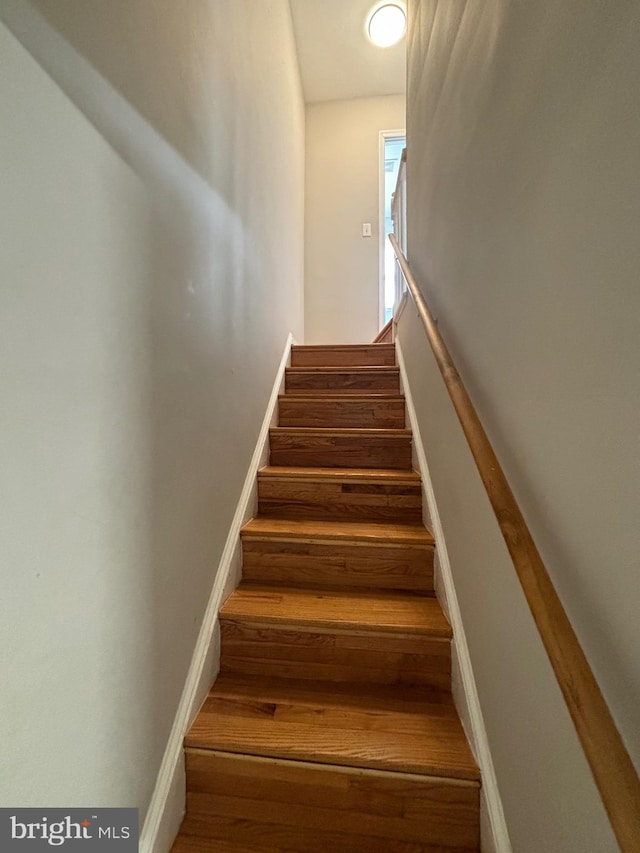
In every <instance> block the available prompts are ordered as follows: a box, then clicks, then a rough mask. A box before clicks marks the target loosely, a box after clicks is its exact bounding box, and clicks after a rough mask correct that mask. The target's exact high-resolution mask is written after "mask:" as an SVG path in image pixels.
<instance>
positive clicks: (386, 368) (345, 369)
mask: <svg viewBox="0 0 640 853" xmlns="http://www.w3.org/2000/svg"><path fill="white" fill-rule="evenodd" d="M399 371H400V368H399V367H397V366H395V365H392V364H365V365H362V366H358V365H355V364H345V365H343V364H340V365H335V364H328V365H310V366H308V367H287V372H288V373H289V374H291V375H293V374H300V373H329V374H337V373H357V374H360V375H362V376H367V375H370V376H378V375H380V374H385V373H393V374H394V375H397V374H398V373H399Z"/></svg>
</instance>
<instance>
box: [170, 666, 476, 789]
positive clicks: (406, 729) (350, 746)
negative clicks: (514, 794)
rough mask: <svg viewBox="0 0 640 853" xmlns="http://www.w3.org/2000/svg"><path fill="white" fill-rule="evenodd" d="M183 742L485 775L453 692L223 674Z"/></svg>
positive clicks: (472, 778)
mask: <svg viewBox="0 0 640 853" xmlns="http://www.w3.org/2000/svg"><path fill="white" fill-rule="evenodd" d="M337 688H339V689H337ZM185 746H186V747H187V748H194V749H213V750H220V751H224V752H232V753H242V754H246V755H261V756H270V757H275V758H287V759H293V760H298V761H307V762H310V763H314V764H331V765H342V766H348V767H353V768H370V769H376V770H382V771H388V772H397V773H411V774H418V775H421V776H438V777H447V778H452V779H462V780H467V781H469V782H477V780H478V778H479V774H478V768H477V766H476V764H475V761H474V759H473V756H472V754H471V751H470V749H469V746H468V744H467V741H466V738H465V735H464V732H463V729H462V726H461V724H460V721H459V719H458V716H457V713H456V711H455V708H454V706H453V702H452V701H451V700H450V698H448V697H446V696H444V695H438V696H435V695H434V694H433V693H432V692H429V691H418V690H415V689H410V688H399V687H393V688H391V689H389V688H385V687H382V686H379V687H377V688H373V687H371V686H368V685H356V686H355V687H352V686H349V685H339V686H337V685H335V684H333V683H332V684H323V683H321V682H312V683H306V682H294V681H292V680H288V679H263V678H260V677H246V676H245V677H238V676H229V675H222V676H220V677H219V678H218V680H217V681H216V683H215V684H214V686H213V688H212V690H211V691H210V693H209V696H208V697H207V699H206V701H205V703H204V705H203V707H202V710H201V711H200V713H199V715H198V717H197V718H196V721H195V722H194V724H193V726H192V728H191V730H190V732H189V733H188V735H187V737H186V739H185Z"/></svg>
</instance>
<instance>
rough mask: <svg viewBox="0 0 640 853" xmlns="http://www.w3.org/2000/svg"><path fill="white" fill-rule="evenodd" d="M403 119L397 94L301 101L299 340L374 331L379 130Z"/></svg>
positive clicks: (335, 339) (339, 338)
mask: <svg viewBox="0 0 640 853" xmlns="http://www.w3.org/2000/svg"><path fill="white" fill-rule="evenodd" d="M404 126H405V97H404V95H391V96H386V97H380V98H358V99H355V100H350V101H327V102H325V103H318V104H308V105H307V122H306V201H305V338H306V341H307V343H310V344H314V343H367V342H370V341H372V340H373V339H374V337H375V336H376V335H377V333H378V329H379V322H378V316H379V315H378V312H379V268H378V258H379V230H378V229H379V227H380V223H379V218H380V214H379V204H380V200H379V180H380V178H379V175H380V172H379V169H380V165H379V135H380V131H381V130H402V129H404ZM363 222H370V223H371V225H372V236H371V237H362V223H363Z"/></svg>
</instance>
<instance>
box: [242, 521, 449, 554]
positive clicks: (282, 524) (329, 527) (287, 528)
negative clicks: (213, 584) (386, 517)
mask: <svg viewBox="0 0 640 853" xmlns="http://www.w3.org/2000/svg"><path fill="white" fill-rule="evenodd" d="M240 535H241V537H242V538H243V539H253V540H256V539H265V538H266V539H270V540H273V539H284V540H290V539H293V540H296V541H299V542H316V541H319V540H323V541H330V542H349V543H352V544H354V545H357V544H358V543H366V544H370V545H375V546H376V547H379V548H385V547H395V546H398V545H407V546H408V547H410V548H423V549H424V548H433V546H434V539H433V534H432V533H431V531H430V530H427V528H426V527H424V526H423V525H421V524H396V523H393V524H391V523H386V522H385V523H384V524H382V523H371V522H355V521H322V520H297V519H291V520H289V519H287V520H283V519H279V518H264V517H261V516H258V517H257V518H252V519H251V521H248V522H247V523H246V524H245V525H244V527H243V528H242V530H241V531H240Z"/></svg>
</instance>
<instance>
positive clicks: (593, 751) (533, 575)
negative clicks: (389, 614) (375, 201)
mask: <svg viewBox="0 0 640 853" xmlns="http://www.w3.org/2000/svg"><path fill="white" fill-rule="evenodd" d="M389 239H390V240H391V244H392V245H393V249H394V251H395V254H396V258H397V261H398V264H399V265H400V269H401V270H402V274H403V276H404V278H405V281H406V282H407V285H408V288H409V291H410V292H411V295H412V297H413V301H414V302H415V306H416V308H417V309H418V314H419V315H420V319H421V320H422V324H423V326H424V329H425V331H426V333H427V338H428V339H429V344H430V345H431V349H432V350H433V354H434V355H435V358H436V361H437V363H438V367H439V368H440V372H441V374H442V377H443V379H444V382H445V385H446V386H447V391H448V392H449V396H450V397H451V401H452V403H453V406H454V408H455V410H456V413H457V415H458V418H459V420H460V424H461V425H462V429H463V431H464V434H465V436H466V437H467V441H468V442H469V447H470V448H471V452H472V454H473V458H474V459H475V461H476V465H477V467H478V471H479V473H480V477H481V478H482V482H483V483H484V486H485V488H486V490H487V494H488V496H489V500H490V502H491V506H492V507H493V511H494V512H495V514H496V518H497V520H498V524H499V526H500V529H501V531H502V535H503V536H504V540H505V542H506V544H507V548H508V549H509V553H510V554H511V558H512V560H513V565H514V566H515V569H516V572H517V574H518V577H519V578H520V583H521V584H522V588H523V590H524V594H525V596H526V599H527V602H528V603H529V607H530V609H531V613H532V614H533V618H534V620H535V623H536V625H537V627H538V631H539V632H540V636H541V638H542V642H543V644H544V647H545V649H546V650H547V654H548V656H549V660H550V661H551V666H552V667H553V670H554V672H555V674H556V678H557V680H558V684H559V685H560V689H561V690H562V693H563V695H564V698H565V702H566V703H567V706H568V708H569V713H570V714H571V718H572V719H573V723H574V725H575V727H576V730H577V732H578V737H579V738H580V742H581V744H582V748H583V750H584V753H585V755H586V757H587V761H588V762H589V766H590V767H591V772H592V773H593V777H594V779H595V782H596V785H597V787H598V790H599V791H600V796H601V797H602V802H603V803H604V807H605V809H606V811H607V814H608V815H609V820H610V821H611V826H612V828H613V831H614V833H615V836H616V838H617V840H618V844H619V845H620V849H621V850H622V851H623V853H638V851H640V780H639V779H638V774H637V773H636V770H635V767H634V766H633V763H632V761H631V758H630V757H629V753H628V752H627V750H626V748H625V746H624V743H623V741H622V737H621V735H620V732H619V731H618V729H617V728H616V725H615V723H614V721H613V718H612V716H611V712H610V711H609V708H608V707H607V704H606V702H605V700H604V697H603V696H602V692H601V691H600V688H599V686H598V683H597V681H596V679H595V677H594V675H593V672H592V670H591V667H590V666H589V663H588V662H587V659H586V657H585V654H584V652H583V650H582V647H581V646H580V643H579V641H578V638H577V637H576V634H575V632H574V630H573V628H572V627H571V623H570V622H569V618H568V616H567V614H566V612H565V610H564V607H563V606H562V603H561V602H560V599H559V598H558V594H557V592H556V590H555V588H554V586H553V583H552V581H551V578H550V577H549V574H548V572H547V570H546V568H545V565H544V563H543V562H542V558H541V557H540V554H539V552H538V549H537V548H536V545H535V543H534V541H533V537H532V536H531V533H530V531H529V528H528V527H527V523H526V521H525V520H524V517H523V515H522V512H521V511H520V507H519V506H518V504H517V502H516V499H515V497H514V496H513V492H512V491H511V488H510V486H509V483H508V482H507V478H506V477H505V474H504V471H503V470H502V468H501V467H500V463H499V462H498V459H497V457H496V454H495V452H494V450H493V447H492V446H491V443H490V442H489V439H488V438H487V434H486V433H485V431H484V428H483V426H482V423H481V422H480V419H479V417H478V414H477V412H476V410H475V408H474V406H473V403H472V402H471V399H470V397H469V395H468V393H467V391H466V388H465V387H464V385H463V383H462V379H461V378H460V375H459V374H458V371H457V369H456V366H455V364H454V363H453V360H452V358H451V355H450V354H449V351H448V349H447V347H446V345H445V343H444V341H443V340H442V336H441V335H440V332H439V331H438V328H437V326H436V324H435V321H434V319H433V317H432V316H431V312H430V311H429V307H428V306H427V303H426V302H425V299H424V297H423V295H422V292H421V291H420V289H419V287H418V284H417V282H416V280H415V278H414V276H413V274H412V272H411V269H410V268H409V263H408V261H407V259H406V258H405V256H404V255H403V253H402V251H401V249H400V247H399V245H398V241H397V240H396V238H395V235H394V234H390V235H389Z"/></svg>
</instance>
